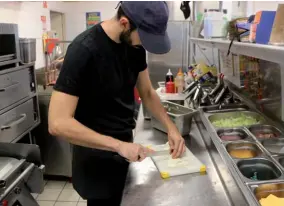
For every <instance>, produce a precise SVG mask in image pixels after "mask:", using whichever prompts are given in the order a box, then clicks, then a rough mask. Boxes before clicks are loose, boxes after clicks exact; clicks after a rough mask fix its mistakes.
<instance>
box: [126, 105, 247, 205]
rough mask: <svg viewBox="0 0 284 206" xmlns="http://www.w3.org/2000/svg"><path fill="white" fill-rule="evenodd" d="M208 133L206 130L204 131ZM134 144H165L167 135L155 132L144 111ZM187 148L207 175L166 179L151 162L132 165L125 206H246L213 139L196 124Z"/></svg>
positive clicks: (139, 119)
mask: <svg viewBox="0 0 284 206" xmlns="http://www.w3.org/2000/svg"><path fill="white" fill-rule="evenodd" d="M203 130H205V128H204V129H203ZM134 141H135V142H136V143H140V144H143V145H149V144H153V145H154V144H155V145H158V144H165V143H166V142H167V141H168V139H167V134H165V133H163V132H161V131H158V130H156V129H153V128H152V126H151V122H150V121H148V120H144V118H143V111H142V110H140V113H139V117H138V120H137V128H136V135H135V139H134ZM185 142H186V146H187V147H188V148H189V149H190V150H191V151H192V153H193V154H194V155H195V156H196V157H197V158H198V159H199V160H200V161H202V162H203V163H204V164H205V165H206V167H207V173H206V174H199V173H196V174H190V175H183V176H177V177H172V178H169V179H162V178H161V177H160V173H159V172H158V170H157V169H156V167H155V165H154V163H153V162H152V160H151V159H150V158H147V159H145V160H144V161H143V162H141V163H133V164H131V167H130V171H129V178H128V181H127V185H126V189H125V194H124V199H123V203H122V205H123V206H130V205H139V206H143V205H145V206H157V205H160V206H185V205H186V206H188V205H192V206H199V205H200V206H201V205H202V206H206V205H208V206H209V205H210V206H219V205H222V206H226V205H238V206H246V205H248V203H247V202H246V200H245V198H244V197H243V195H242V193H241V192H240V189H239V188H238V186H237V185H236V183H235V181H234V180H233V178H232V176H231V175H230V173H229V170H228V167H227V165H225V164H224V162H223V160H222V159H221V157H220V155H219V153H218V151H217V150H216V148H215V146H214V144H213V142H212V140H211V138H210V137H209V136H206V132H204V134H202V133H200V131H199V129H198V124H197V123H196V122H193V124H192V128H191V132H190V135H189V136H186V137H185Z"/></svg>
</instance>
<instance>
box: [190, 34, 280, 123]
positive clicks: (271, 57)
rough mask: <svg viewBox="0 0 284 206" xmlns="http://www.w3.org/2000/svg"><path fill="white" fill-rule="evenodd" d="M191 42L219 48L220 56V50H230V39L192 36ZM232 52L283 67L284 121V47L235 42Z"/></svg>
mask: <svg viewBox="0 0 284 206" xmlns="http://www.w3.org/2000/svg"><path fill="white" fill-rule="evenodd" d="M190 42H191V43H193V44H198V45H201V46H205V47H209V48H212V49H218V51H219V52H218V53H219V58H220V52H227V51H228V50H229V46H230V43H231V42H230V41H229V40H222V39H201V38H190ZM230 52H231V53H232V54H234V55H244V56H250V57H254V58H258V59H262V60H266V61H269V62H274V63H277V64H279V65H280V68H281V74H280V75H281V98H282V100H281V102H282V103H283V104H282V106H281V107H282V115H281V116H282V121H284V62H283V59H284V47H280V46H273V45H262V44H252V43H243V42H233V44H232V46H231V48H230Z"/></svg>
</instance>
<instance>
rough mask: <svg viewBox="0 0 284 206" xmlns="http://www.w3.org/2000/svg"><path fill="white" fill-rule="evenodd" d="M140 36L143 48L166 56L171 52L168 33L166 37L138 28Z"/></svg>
mask: <svg viewBox="0 0 284 206" xmlns="http://www.w3.org/2000/svg"><path fill="white" fill-rule="evenodd" d="M138 34H139V37H140V40H141V42H142V45H143V47H144V48H145V49H146V50H147V51H148V52H150V53H153V54H166V53H168V52H169V51H170V50H171V42H170V38H169V36H168V33H167V32H165V34H164V35H156V34H150V33H147V32H145V31H143V30H142V29H139V28H138Z"/></svg>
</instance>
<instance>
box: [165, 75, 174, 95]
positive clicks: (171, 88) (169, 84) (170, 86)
mask: <svg viewBox="0 0 284 206" xmlns="http://www.w3.org/2000/svg"><path fill="white" fill-rule="evenodd" d="M166 93H175V84H174V83H173V81H172V78H170V81H168V82H167V83H166Z"/></svg>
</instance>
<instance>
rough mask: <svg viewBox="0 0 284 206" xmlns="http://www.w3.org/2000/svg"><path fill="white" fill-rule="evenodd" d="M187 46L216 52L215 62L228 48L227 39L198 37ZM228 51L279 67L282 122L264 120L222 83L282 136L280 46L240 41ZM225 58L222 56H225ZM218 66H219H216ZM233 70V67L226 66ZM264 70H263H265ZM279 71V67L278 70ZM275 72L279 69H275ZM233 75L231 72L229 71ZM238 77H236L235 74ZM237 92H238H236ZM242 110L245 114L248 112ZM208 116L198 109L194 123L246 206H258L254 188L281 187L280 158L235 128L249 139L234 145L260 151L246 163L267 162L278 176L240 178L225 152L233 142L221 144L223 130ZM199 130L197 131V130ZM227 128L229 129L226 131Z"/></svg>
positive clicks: (232, 87)
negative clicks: (210, 144)
mask: <svg viewBox="0 0 284 206" xmlns="http://www.w3.org/2000/svg"><path fill="white" fill-rule="evenodd" d="M190 41H191V43H193V44H198V45H201V46H204V47H209V48H210V49H211V48H212V49H216V50H218V56H219V57H218V58H219V60H220V59H221V58H222V57H220V53H222V52H227V51H228V49H229V46H230V41H227V40H220V39H200V38H191V40H190ZM230 52H231V53H232V54H233V55H243V56H249V57H254V58H258V59H262V60H265V61H269V62H274V63H276V64H279V67H280V73H281V103H282V104H281V105H282V106H281V107H282V121H280V122H279V121H276V120H274V119H271V118H269V117H267V116H266V115H265V114H263V113H261V111H260V110H259V109H258V108H257V106H256V105H255V102H253V100H251V99H250V98H248V97H244V96H243V95H242V94H241V92H240V90H241V88H237V87H238V86H236V85H234V83H233V82H231V81H230V79H228V80H227V81H226V84H227V85H228V86H229V88H230V90H231V91H232V92H233V94H234V95H236V96H237V97H238V98H240V99H241V100H242V102H244V103H245V104H246V105H247V106H248V107H249V108H250V109H249V110H248V111H253V112H256V114H259V115H261V116H263V117H264V118H265V124H268V125H272V126H276V127H277V128H279V129H280V130H279V131H281V133H282V134H283V131H284V127H283V120H284V63H283V58H284V47H278V46H271V45H259V44H251V43H241V42H234V43H233V44H232V46H231V48H230ZM225 56H226V55H225ZM230 63H231V64H234V62H230ZM221 66H222V64H221V65H220V67H221ZM230 68H233V67H230ZM266 69H267V68H266ZM278 69H279V68H278ZM278 71H279V70H278ZM233 72H234V71H233ZM235 76H236V77H237V76H238V75H237V74H236V75H235ZM238 89H240V90H238ZM248 111H246V112H248ZM239 112H240V111H237V110H236V113H239ZM219 114H222V115H224V114H225V113H222V112H221V111H220V113H219ZM212 116H213V115H212V113H208V112H207V111H206V110H205V109H202V108H201V109H200V114H199V116H198V117H197V120H198V122H200V124H202V126H203V127H205V129H206V131H204V133H206V134H207V135H208V136H209V137H210V139H211V140H212V142H213V143H214V145H215V147H216V148H217V150H218V152H219V154H220V156H221V157H222V159H223V161H224V162H225V164H226V165H227V168H228V170H229V171H230V173H231V176H232V177H233V178H234V180H235V182H236V183H237V185H238V187H239V189H240V190H241V191H242V193H243V196H244V197H245V199H246V201H247V203H248V204H249V205H255V206H259V205H260V204H259V202H258V199H257V198H256V197H255V194H254V192H255V189H256V188H258V187H260V186H261V185H263V184H277V183H281V184H283V182H284V179H283V177H284V176H283V174H284V173H283V172H284V170H283V167H282V166H281V165H280V163H279V162H278V159H277V158H278V157H283V156H281V155H273V154H272V153H270V152H269V151H268V150H267V149H266V148H265V147H264V146H263V145H262V142H261V141H262V140H261V139H259V138H257V137H256V136H255V135H254V134H253V132H252V131H251V130H250V128H249V127H241V128H237V129H242V130H243V131H244V132H245V133H246V134H247V135H248V137H249V138H250V139H249V140H247V139H245V140H239V142H238V141H236V143H243V144H244V143H246V142H247V143H249V144H254V145H256V146H257V147H259V148H260V151H261V153H262V155H259V156H256V157H254V158H250V159H246V160H253V161H258V160H260V161H263V159H265V161H266V160H267V162H271V163H272V164H274V165H275V167H276V168H277V169H278V170H279V171H280V173H281V175H280V176H279V177H278V178H276V179H271V180H258V181H252V180H250V179H248V178H245V177H244V175H243V174H242V173H241V172H240V170H239V168H238V163H239V162H241V161H240V160H239V159H234V158H232V157H231V156H230V155H229V153H228V151H227V146H228V145H229V144H230V143H234V142H233V141H228V142H226V141H222V140H220V137H219V132H220V131H222V129H223V128H221V130H220V128H216V127H214V126H213V125H212V122H211V120H210V118H211V117H212ZM199 129H200V128H199ZM230 129H231V128H230Z"/></svg>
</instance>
